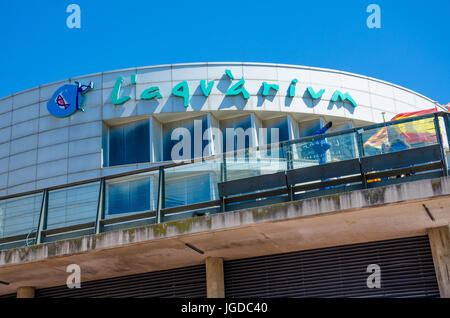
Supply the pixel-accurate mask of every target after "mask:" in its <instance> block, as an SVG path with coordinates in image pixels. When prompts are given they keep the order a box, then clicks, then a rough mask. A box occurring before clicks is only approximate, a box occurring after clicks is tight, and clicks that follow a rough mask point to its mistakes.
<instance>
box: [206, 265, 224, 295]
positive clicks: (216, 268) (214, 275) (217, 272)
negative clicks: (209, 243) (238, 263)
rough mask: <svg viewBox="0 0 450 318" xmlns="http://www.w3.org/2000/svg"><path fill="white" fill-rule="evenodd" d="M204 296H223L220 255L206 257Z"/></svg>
mask: <svg viewBox="0 0 450 318" xmlns="http://www.w3.org/2000/svg"><path fill="white" fill-rule="evenodd" d="M206 296H207V297H208V298H224V297H225V282H224V275H223V259H222V258H220V257H208V258H207V259H206Z"/></svg>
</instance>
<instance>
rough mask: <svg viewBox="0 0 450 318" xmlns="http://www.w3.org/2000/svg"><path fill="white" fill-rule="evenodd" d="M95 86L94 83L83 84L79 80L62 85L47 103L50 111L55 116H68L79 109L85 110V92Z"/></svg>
mask: <svg viewBox="0 0 450 318" xmlns="http://www.w3.org/2000/svg"><path fill="white" fill-rule="evenodd" d="M93 88H94V83H93V82H89V84H87V85H81V84H80V83H78V82H75V83H74V84H66V85H63V86H61V87H60V88H58V89H57V90H56V92H55V93H53V96H52V98H50V100H49V101H48V103H47V110H48V112H49V113H50V114H51V115H52V116H54V117H59V118H61V117H68V116H70V115H72V114H73V113H75V112H76V111H77V110H80V111H83V112H84V108H83V106H84V100H85V98H84V94H86V93H87V92H88V91H89V90H91V89H93Z"/></svg>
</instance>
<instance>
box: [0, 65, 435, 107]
mask: <svg viewBox="0 0 450 318" xmlns="http://www.w3.org/2000/svg"><path fill="white" fill-rule="evenodd" d="M201 65H206V66H208V65H250V66H272V67H288V68H297V69H305V70H313V71H321V72H329V73H336V74H343V75H348V76H354V77H359V78H363V79H367V80H372V81H376V82H379V83H382V84H386V85H390V86H393V87H395V88H399V89H402V90H404V91H407V92H410V93H413V94H415V95H417V96H420V97H422V98H424V99H426V100H429V101H430V102H432V103H434V104H436V103H437V104H438V105H439V106H440V104H439V103H438V102H437V101H435V100H433V99H431V98H429V97H427V96H425V95H422V94H420V93H418V92H416V91H413V90H411V89H409V88H406V87H403V86H400V85H397V84H394V83H391V82H387V81H383V80H380V79H378V78H374V77H370V76H365V75H360V74H356V73H351V72H345V71H340V70H334V69H328V68H322V67H314V66H303V65H293V64H277V63H263V62H195V63H176V64H160V65H150V66H139V67H129V68H123V69H117V70H112V71H105V72H97V73H91V74H86V75H80V76H76V77H70V78H68V79H63V80H59V81H55V82H50V83H46V84H42V85H38V86H35V87H32V88H28V89H25V90H23V91H19V92H17V93H13V94H11V95H7V96H4V97H0V101H1V100H3V99H7V98H9V97H13V96H15V95H19V94H23V93H26V92H28V91H32V90H34V89H38V88H41V87H47V86H50V85H55V84H58V83H63V82H67V81H69V82H70V81H72V80H77V79H80V78H84V77H92V76H98V75H103V74H111V73H117V72H124V71H133V70H136V71H137V70H142V69H152V68H162V67H174V66H201Z"/></svg>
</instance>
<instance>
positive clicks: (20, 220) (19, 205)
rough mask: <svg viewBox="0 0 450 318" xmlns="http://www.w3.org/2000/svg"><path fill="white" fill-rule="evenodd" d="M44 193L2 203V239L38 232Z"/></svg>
mask: <svg viewBox="0 0 450 318" xmlns="http://www.w3.org/2000/svg"><path fill="white" fill-rule="evenodd" d="M42 195H43V193H42V192H41V193H37V194H32V195H27V196H22V197H17V198H11V199H6V200H1V201H0V238H4V237H10V236H15V235H21V234H29V233H31V232H36V231H37V228H38V223H39V215H40V211H41V204H42Z"/></svg>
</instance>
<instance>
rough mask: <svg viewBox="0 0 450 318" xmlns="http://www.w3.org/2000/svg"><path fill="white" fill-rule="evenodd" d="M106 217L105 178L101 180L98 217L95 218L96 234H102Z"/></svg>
mask: <svg viewBox="0 0 450 318" xmlns="http://www.w3.org/2000/svg"><path fill="white" fill-rule="evenodd" d="M104 218H105V179H103V178H102V179H101V180H100V189H99V192H98V202H97V217H96V219H95V234H100V232H101V231H102V230H103V229H102V220H103V219H104Z"/></svg>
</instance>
